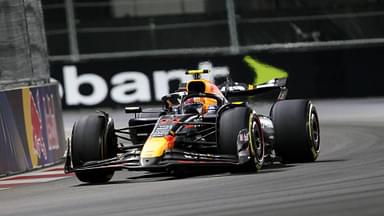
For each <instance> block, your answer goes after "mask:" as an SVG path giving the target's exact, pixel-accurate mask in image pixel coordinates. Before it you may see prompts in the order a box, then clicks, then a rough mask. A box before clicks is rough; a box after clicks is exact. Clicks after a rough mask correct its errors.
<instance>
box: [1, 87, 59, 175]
mask: <svg viewBox="0 0 384 216" xmlns="http://www.w3.org/2000/svg"><path fill="white" fill-rule="evenodd" d="M58 92H59V91H58V85H57V83H52V84H45V85H42V86H36V87H24V88H19V89H13V90H5V91H0V104H1V106H0V175H7V174H12V173H18V172H24V171H28V170H31V169H34V168H39V167H43V166H47V165H50V164H54V163H57V162H59V161H60V160H61V159H62V156H63V154H64V151H65V148H66V145H65V137H64V128H63V119H62V110H61V101H60V99H59V98H60V97H59V93H58Z"/></svg>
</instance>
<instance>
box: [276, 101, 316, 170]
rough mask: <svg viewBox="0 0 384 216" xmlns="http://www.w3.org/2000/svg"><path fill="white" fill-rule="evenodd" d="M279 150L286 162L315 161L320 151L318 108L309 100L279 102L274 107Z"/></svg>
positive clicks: (277, 152) (283, 160) (277, 149)
mask: <svg viewBox="0 0 384 216" xmlns="http://www.w3.org/2000/svg"><path fill="white" fill-rule="evenodd" d="M271 117H272V121H273V124H274V131H275V146H274V148H275V151H276V155H277V156H279V157H280V158H281V160H282V162H283V163H295V162H313V161H315V160H316V159H317V158H318V156H319V153H320V126H319V119H318V115H317V111H316V108H315V106H314V105H312V103H311V102H310V101H309V100H286V101H278V102H276V103H275V104H274V106H273V107H272V110H271Z"/></svg>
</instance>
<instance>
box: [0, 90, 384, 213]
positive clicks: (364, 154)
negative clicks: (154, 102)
mask: <svg viewBox="0 0 384 216" xmlns="http://www.w3.org/2000/svg"><path fill="white" fill-rule="evenodd" d="M315 104H316V105H317V108H318V111H319V115H320V120H321V155H320V157H319V160H318V161H317V162H315V163H308V164H290V165H274V166H270V167H265V168H264V169H263V170H262V171H261V172H259V173H238V174H231V173H208V174H204V175H194V176H189V177H186V178H173V177H170V176H166V175H152V174H149V173H145V172H118V173H117V174H115V176H114V178H113V179H112V181H111V182H110V183H109V184H103V185H88V184H83V183H81V182H79V181H78V180H77V179H75V178H74V177H71V178H67V179H64V180H59V181H55V182H50V183H45V184H37V185H33V186H24V187H17V188H11V189H9V190H4V191H0V215H1V216H3V215H4V216H5V215H26V216H27V215H28V216H42V215H49V216H55V215H57V216H58V215H65V216H67V215H76V216H86V215H92V216H95V215H109V216H115V215H295V216H296V215H311V216H315V215H327V216H329V215H338V216H339V215H348V216H351V215H384V99H381V98H380V99H358V100H326V101H324V100H322V101H315ZM88 112H89V111H82V112H78V111H76V112H66V113H65V125H66V128H67V129H69V128H70V125H71V124H72V123H73V120H74V119H76V118H78V116H79V115H83V114H85V113H88ZM112 116H116V117H117V119H118V123H122V122H125V121H126V120H125V117H124V114H122V112H121V111H120V110H119V111H113V112H112Z"/></svg>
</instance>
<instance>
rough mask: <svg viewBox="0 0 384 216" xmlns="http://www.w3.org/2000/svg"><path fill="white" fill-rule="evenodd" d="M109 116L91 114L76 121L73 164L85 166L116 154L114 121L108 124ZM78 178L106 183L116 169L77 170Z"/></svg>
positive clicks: (83, 180)
mask: <svg viewBox="0 0 384 216" xmlns="http://www.w3.org/2000/svg"><path fill="white" fill-rule="evenodd" d="M106 121H107V118H106V117H104V116H99V115H90V116H87V117H85V118H82V119H80V120H79V121H77V122H76V123H75V125H74V126H73V130H72V139H71V154H72V155H71V156H72V164H73V166H74V167H75V168H76V167H81V166H83V165H84V164H85V163H86V162H89V161H99V160H104V159H108V158H112V157H114V156H116V152H117V145H116V140H117V139H116V136H115V135H114V126H113V121H112V120H111V121H110V124H108V125H107V124H106ZM75 174H76V176H77V178H78V179H79V180H80V181H82V182H89V183H104V182H108V181H109V180H111V178H112V176H113V174H114V170H109V169H98V170H87V171H76V172H75Z"/></svg>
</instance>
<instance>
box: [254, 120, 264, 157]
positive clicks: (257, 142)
mask: <svg viewBox="0 0 384 216" xmlns="http://www.w3.org/2000/svg"><path fill="white" fill-rule="evenodd" d="M252 136H253V137H252V145H253V150H254V154H255V155H254V157H255V158H254V160H255V162H256V163H261V162H262V161H263V155H264V148H263V145H262V141H261V139H260V135H259V131H258V130H257V123H256V121H253V122H252Z"/></svg>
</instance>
